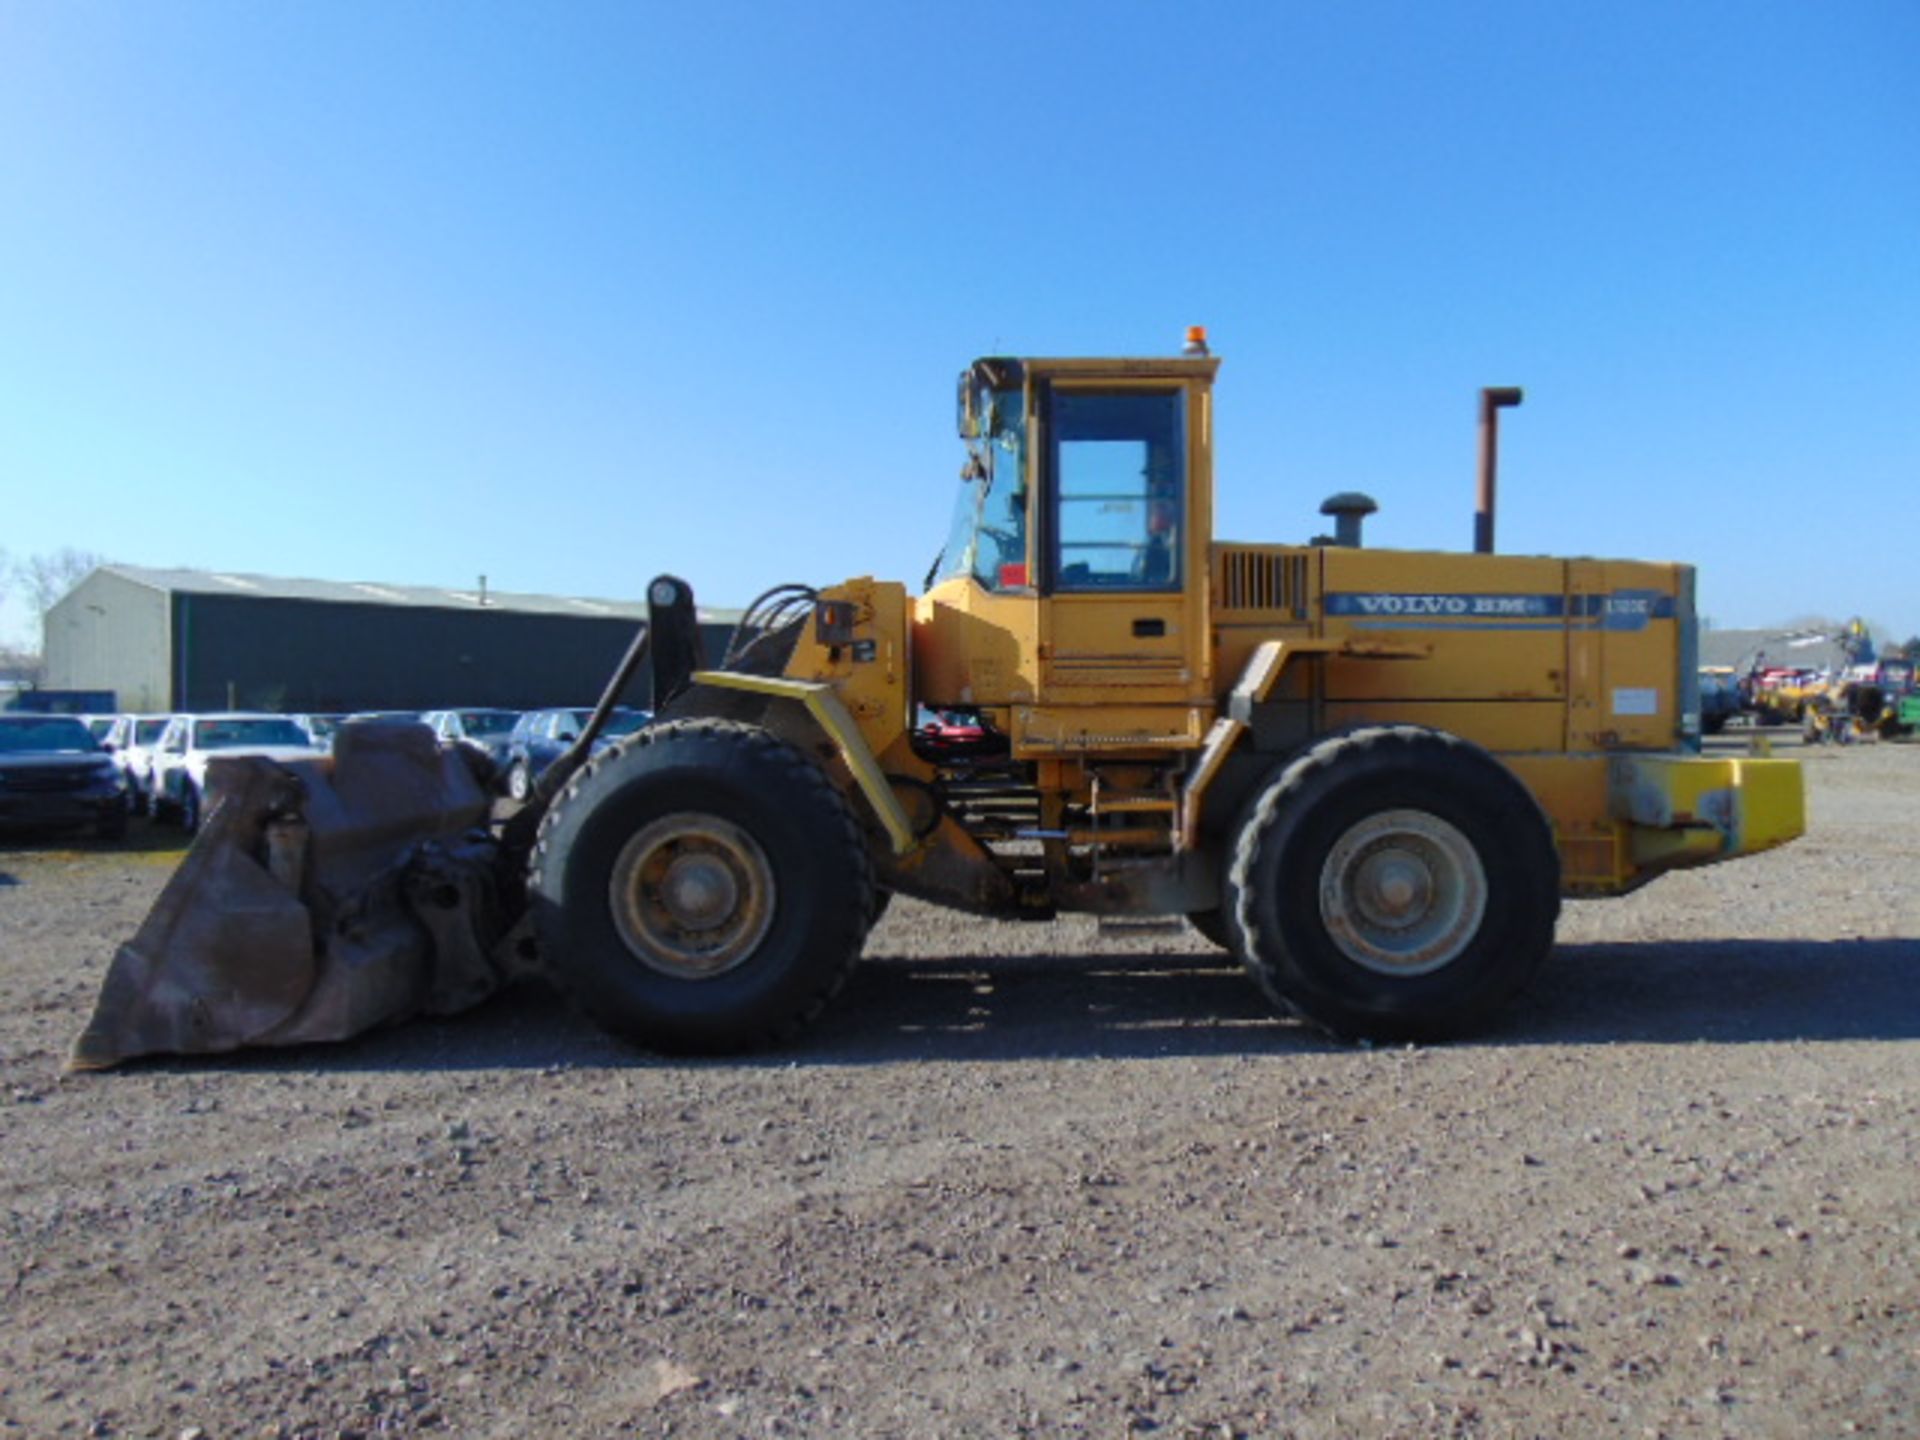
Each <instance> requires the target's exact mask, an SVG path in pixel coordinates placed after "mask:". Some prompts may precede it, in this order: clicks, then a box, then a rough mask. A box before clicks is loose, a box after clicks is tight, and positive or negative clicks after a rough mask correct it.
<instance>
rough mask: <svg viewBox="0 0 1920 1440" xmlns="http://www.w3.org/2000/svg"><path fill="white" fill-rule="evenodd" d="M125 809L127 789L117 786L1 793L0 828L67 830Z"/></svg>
mask: <svg viewBox="0 0 1920 1440" xmlns="http://www.w3.org/2000/svg"><path fill="white" fill-rule="evenodd" d="M126 809H127V797H126V792H125V791H123V790H120V789H118V788H117V787H116V788H115V789H113V790H111V791H108V792H107V793H105V794H96V793H81V794H75V793H71V792H67V793H61V792H54V793H42V794H25V795H8V794H0V828H4V829H8V830H70V829H73V828H74V827H76V826H80V825H98V824H100V823H101V822H102V821H110V820H112V819H113V818H114V817H115V816H117V815H124V814H125V813H126Z"/></svg>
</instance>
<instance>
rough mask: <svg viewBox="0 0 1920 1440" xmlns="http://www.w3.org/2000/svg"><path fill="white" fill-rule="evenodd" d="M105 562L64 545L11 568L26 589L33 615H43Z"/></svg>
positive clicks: (88, 551)
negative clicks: (31, 604)
mask: <svg viewBox="0 0 1920 1440" xmlns="http://www.w3.org/2000/svg"><path fill="white" fill-rule="evenodd" d="M106 563H107V562H106V561H105V560H104V559H103V558H102V557H100V556H98V555H96V554H94V553H93V552H92V551H91V550H76V549H74V548H73V547H72V546H71V545H67V546H63V547H62V548H60V549H58V550H49V551H46V552H44V553H43V554H39V555H29V556H27V557H26V559H24V560H22V561H20V562H19V563H18V564H17V565H15V566H14V574H15V576H17V577H18V579H19V581H20V583H21V584H22V585H24V586H26V589H27V598H28V600H30V601H31V602H32V603H33V610H34V613H35V614H36V615H45V614H46V613H47V611H49V610H51V609H52V608H53V607H54V606H55V605H58V604H59V603H60V602H61V601H62V600H64V599H66V598H67V592H68V591H70V590H72V589H73V587H74V586H76V585H78V584H79V583H80V582H81V581H82V580H84V579H86V578H87V576H89V575H90V574H92V573H93V572H94V570H96V569H97V568H99V567H100V566H102V565H104V564H106Z"/></svg>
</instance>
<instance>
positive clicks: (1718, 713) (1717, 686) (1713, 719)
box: [1700, 669, 1740, 735]
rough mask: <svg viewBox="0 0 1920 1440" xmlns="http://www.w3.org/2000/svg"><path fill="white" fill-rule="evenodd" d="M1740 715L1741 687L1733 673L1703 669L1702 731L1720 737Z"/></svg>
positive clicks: (1701, 675)
mask: <svg viewBox="0 0 1920 1440" xmlns="http://www.w3.org/2000/svg"><path fill="white" fill-rule="evenodd" d="M1739 713H1740V686H1739V685H1738V683H1736V682H1735V680H1734V678H1733V672H1731V671H1729V670H1720V669H1702V670H1701V672H1700V729H1701V731H1702V732H1703V733H1704V734H1707V735H1718V734H1719V733H1720V732H1721V731H1722V730H1724V729H1726V728H1727V722H1728V721H1729V720H1731V719H1733V717H1734V716H1736V715H1738V714H1739Z"/></svg>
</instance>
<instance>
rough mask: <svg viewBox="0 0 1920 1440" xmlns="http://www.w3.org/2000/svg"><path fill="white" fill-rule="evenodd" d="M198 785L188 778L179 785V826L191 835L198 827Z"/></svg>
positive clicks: (199, 797) (199, 817)
mask: <svg viewBox="0 0 1920 1440" xmlns="http://www.w3.org/2000/svg"><path fill="white" fill-rule="evenodd" d="M201 803H202V800H201V795H200V787H199V786H198V785H196V784H194V783H193V781H191V780H188V781H186V782H185V783H184V784H182V785H181V787H180V828H181V829H182V830H184V831H186V832H187V834H189V835H192V834H194V833H196V832H197V831H198V830H199V829H200V820H201V813H200V807H201Z"/></svg>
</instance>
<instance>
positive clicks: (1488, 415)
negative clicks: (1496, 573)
mask: <svg viewBox="0 0 1920 1440" xmlns="http://www.w3.org/2000/svg"><path fill="white" fill-rule="evenodd" d="M1525 398H1526V392H1525V391H1524V390H1522V389H1521V388H1520V387H1519V386H1518V385H1490V386H1488V387H1487V388H1486V389H1484V390H1482V391H1481V392H1480V494H1479V503H1478V504H1477V506H1476V507H1475V509H1474V514H1473V549H1474V553H1475V554H1477V555H1491V554H1492V553H1493V477H1494V471H1495V470H1496V469H1497V468H1498V467H1499V464H1500V411H1502V410H1505V409H1508V408H1510V407H1512V406H1515V405H1518V404H1519V403H1520V402H1521V401H1522V400H1524V399H1525Z"/></svg>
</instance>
